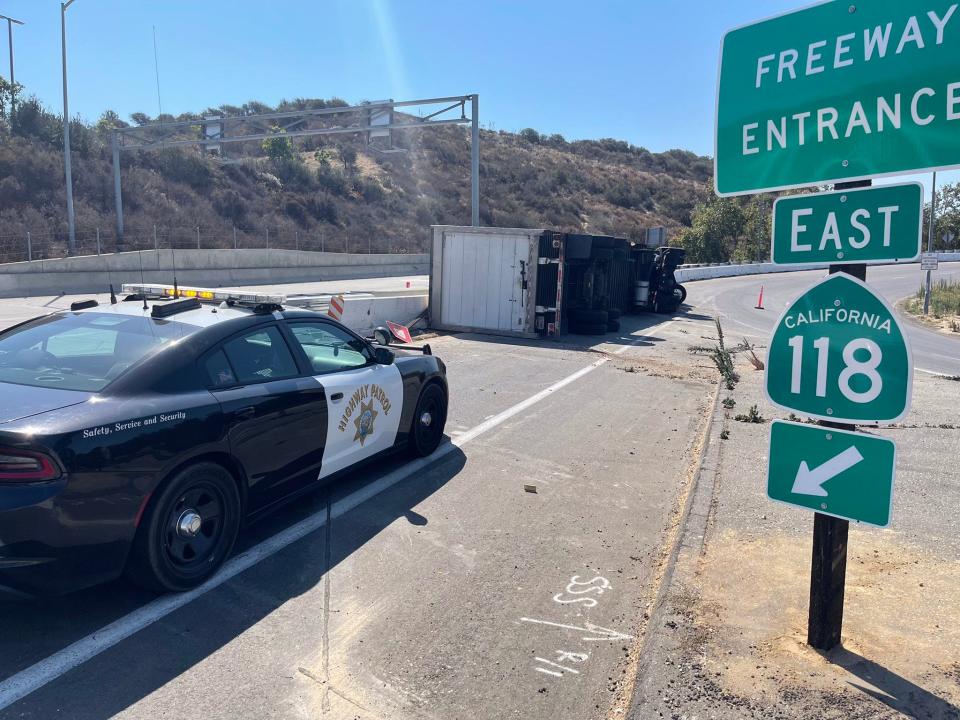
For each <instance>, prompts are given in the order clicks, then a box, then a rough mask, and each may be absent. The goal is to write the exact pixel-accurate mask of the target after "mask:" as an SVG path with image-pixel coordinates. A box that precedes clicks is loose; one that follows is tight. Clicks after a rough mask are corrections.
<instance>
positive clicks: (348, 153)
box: [340, 145, 357, 173]
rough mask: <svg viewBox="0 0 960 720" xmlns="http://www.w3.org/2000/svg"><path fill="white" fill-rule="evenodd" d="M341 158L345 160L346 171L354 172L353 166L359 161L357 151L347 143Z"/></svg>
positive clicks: (344, 167)
mask: <svg viewBox="0 0 960 720" xmlns="http://www.w3.org/2000/svg"><path fill="white" fill-rule="evenodd" d="M340 159H341V160H343V170H344V172H348V173H349V172H353V166H354V164H355V163H356V162H357V151H356V150H355V149H354V148H352V147H351V146H349V145H347V146H346V147H344V148H343V149H342V150H341V151H340Z"/></svg>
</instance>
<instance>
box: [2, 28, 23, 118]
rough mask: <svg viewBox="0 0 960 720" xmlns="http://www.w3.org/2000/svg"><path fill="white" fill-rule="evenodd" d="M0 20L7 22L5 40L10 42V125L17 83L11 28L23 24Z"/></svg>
mask: <svg viewBox="0 0 960 720" xmlns="http://www.w3.org/2000/svg"><path fill="white" fill-rule="evenodd" d="M0 20H6V21H7V39H8V40H9V41H10V119H11V123H12V121H13V110H14V107H13V106H14V103H15V102H16V94H15V92H14V89H13V86H14V85H15V84H16V82H17V81H16V79H15V78H14V75H13V26H14V24H17V25H23V22H22V21H20V20H14V19H13V18H12V17H7V16H6V15H0Z"/></svg>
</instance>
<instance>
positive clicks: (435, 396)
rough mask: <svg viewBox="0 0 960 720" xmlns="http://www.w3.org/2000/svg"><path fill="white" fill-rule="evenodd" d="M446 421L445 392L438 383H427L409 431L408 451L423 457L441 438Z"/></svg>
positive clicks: (436, 445) (432, 449)
mask: <svg viewBox="0 0 960 720" xmlns="http://www.w3.org/2000/svg"><path fill="white" fill-rule="evenodd" d="M446 422H447V394H446V393H445V392H444V391H443V388H442V387H440V386H439V385H436V384H434V385H428V386H427V387H426V388H425V389H424V391H423V392H422V393H421V394H420V399H419V400H418V401H417V409H416V411H415V412H414V415H413V427H412V428H411V431H410V452H411V453H413V454H414V455H419V456H420V457H424V456H426V455H429V454H430V453H432V452H433V451H434V450H436V449H437V447H438V446H439V445H440V441H441V440H443V426H444V425H446Z"/></svg>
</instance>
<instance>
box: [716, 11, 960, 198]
mask: <svg viewBox="0 0 960 720" xmlns="http://www.w3.org/2000/svg"><path fill="white" fill-rule="evenodd" d="M957 68H960V7H958V6H957V3H956V2H951V1H950V0H922V1H921V0H869V2H855V1H854V2H851V1H850V0H843V2H840V1H839V0H835V1H834V2H824V3H819V4H816V5H814V6H813V7H809V8H807V9H804V10H798V11H795V12H791V13H788V14H785V15H780V16H778V17H774V18H771V19H769V20H764V21H762V22H758V23H755V24H752V25H749V26H746V27H742V28H738V29H736V30H732V31H730V32H729V33H727V34H726V36H725V37H724V39H723V47H722V50H721V58H720V75H719V79H718V83H717V125H716V152H715V153H714V157H715V158H716V168H715V173H714V174H715V177H716V189H717V192H718V193H719V194H720V195H742V194H747V193H756V192H761V191H768V190H782V189H786V188H791V187H801V186H804V185H814V184H817V183H820V182H832V181H836V180H857V179H866V178H870V177H876V176H879V175H895V174H902V173H906V172H920V171H921V170H930V169H937V168H943V167H956V166H958V165H960V143H958V142H957V133H958V131H960V73H958V72H957Z"/></svg>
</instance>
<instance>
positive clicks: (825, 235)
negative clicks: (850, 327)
mask: <svg viewBox="0 0 960 720" xmlns="http://www.w3.org/2000/svg"><path fill="white" fill-rule="evenodd" d="M958 129H960V128H958ZM922 237H923V185H921V184H920V183H906V184H902V185H883V186H878V187H869V188H858V189H856V190H841V191H837V192H825V193H813V194H807V195H788V196H785V197H781V198H779V199H777V201H776V202H774V204H773V262H774V264H776V265H801V264H805V263H828V264H833V265H837V264H846V263H863V262H878V261H882V262H909V261H912V260H916V259H917V257H918V256H919V255H920V244H921V242H922Z"/></svg>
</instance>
